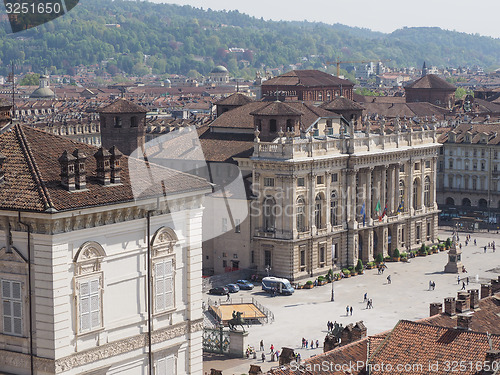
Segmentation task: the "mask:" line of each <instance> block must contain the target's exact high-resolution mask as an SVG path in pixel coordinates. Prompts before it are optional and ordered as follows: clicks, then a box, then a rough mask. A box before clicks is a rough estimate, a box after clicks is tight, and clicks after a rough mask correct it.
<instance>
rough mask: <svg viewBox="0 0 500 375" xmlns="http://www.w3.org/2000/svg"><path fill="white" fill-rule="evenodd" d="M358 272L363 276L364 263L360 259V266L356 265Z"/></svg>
mask: <svg viewBox="0 0 500 375" xmlns="http://www.w3.org/2000/svg"><path fill="white" fill-rule="evenodd" d="M356 272H357V273H359V274H360V275H362V274H363V261H362V260H361V259H358V264H356Z"/></svg>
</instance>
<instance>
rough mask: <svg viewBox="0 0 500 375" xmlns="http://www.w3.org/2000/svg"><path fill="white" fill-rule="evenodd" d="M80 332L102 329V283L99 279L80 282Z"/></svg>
mask: <svg viewBox="0 0 500 375" xmlns="http://www.w3.org/2000/svg"><path fill="white" fill-rule="evenodd" d="M78 312H79V316H78V321H79V322H80V332H87V331H92V330H94V329H96V328H100V327H101V281H100V279H99V278H95V279H87V280H81V281H79V311H78Z"/></svg>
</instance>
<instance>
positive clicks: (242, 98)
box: [215, 92, 254, 106]
mask: <svg viewBox="0 0 500 375" xmlns="http://www.w3.org/2000/svg"><path fill="white" fill-rule="evenodd" d="M253 101H254V100H253V99H252V98H250V97H249V96H248V95H245V94H242V93H239V92H237V93H234V94H232V95H229V96H228V97H226V98H224V99H221V100H219V101H218V102H216V103H215V105H234V106H237V105H244V104H247V103H250V102H253Z"/></svg>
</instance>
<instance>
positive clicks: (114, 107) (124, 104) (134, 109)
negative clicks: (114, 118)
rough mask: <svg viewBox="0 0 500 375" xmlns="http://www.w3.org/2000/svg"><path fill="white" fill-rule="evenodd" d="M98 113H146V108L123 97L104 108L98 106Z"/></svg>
mask: <svg viewBox="0 0 500 375" xmlns="http://www.w3.org/2000/svg"><path fill="white" fill-rule="evenodd" d="M98 112H99V113H146V112H147V109H146V108H144V107H142V106H140V105H137V104H135V103H132V102H130V101H128V100H125V99H117V100H115V101H114V102H113V103H111V104H109V105H107V106H106V107H104V108H100V109H99V111H98Z"/></svg>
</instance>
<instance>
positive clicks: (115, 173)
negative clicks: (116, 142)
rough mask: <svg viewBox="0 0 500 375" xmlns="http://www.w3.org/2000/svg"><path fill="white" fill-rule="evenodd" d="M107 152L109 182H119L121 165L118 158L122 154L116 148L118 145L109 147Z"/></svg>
mask: <svg viewBox="0 0 500 375" xmlns="http://www.w3.org/2000/svg"><path fill="white" fill-rule="evenodd" d="M109 153H110V154H111V160H110V166H111V183H112V184H119V183H120V182H121V180H120V172H121V170H122V167H121V165H120V158H121V157H122V156H123V154H122V153H121V152H120V150H118V147H116V146H113V147H111V148H110V149H109Z"/></svg>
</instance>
